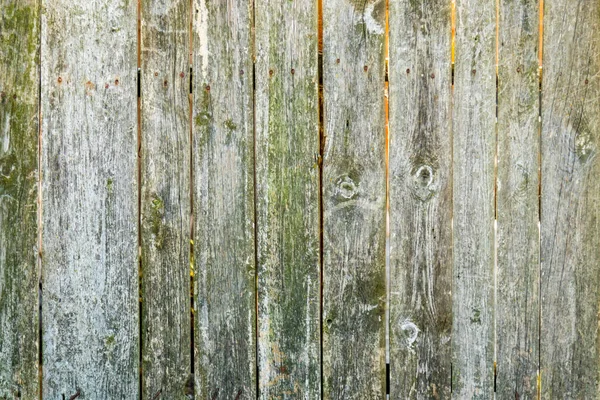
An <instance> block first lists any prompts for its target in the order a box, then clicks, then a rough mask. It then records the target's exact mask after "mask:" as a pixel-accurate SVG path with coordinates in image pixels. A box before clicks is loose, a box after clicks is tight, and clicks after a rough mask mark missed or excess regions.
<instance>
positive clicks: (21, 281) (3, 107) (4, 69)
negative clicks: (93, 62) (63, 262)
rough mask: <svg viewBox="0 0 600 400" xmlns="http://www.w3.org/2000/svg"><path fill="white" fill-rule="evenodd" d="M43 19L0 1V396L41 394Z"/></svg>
mask: <svg viewBox="0 0 600 400" xmlns="http://www.w3.org/2000/svg"><path fill="white" fill-rule="evenodd" d="M39 17H40V15H39V1H37V0H0V398H25V399H33V398H37V397H38V366H37V354H38V268H37V251H36V249H37V232H38V229H37V207H36V204H37V195H38V191H37V170H38V151H37V150H38V131H39V123H38V115H39V113H38V96H39V93H38V85H39V69H38V68H37V66H36V65H37V62H38V60H39V58H38V55H39V54H38V50H39V32H40V31H39V28H40V24H39Z"/></svg>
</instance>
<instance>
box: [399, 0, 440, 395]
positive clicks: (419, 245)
mask: <svg viewBox="0 0 600 400" xmlns="http://www.w3.org/2000/svg"><path fill="white" fill-rule="evenodd" d="M450 24H451V4H450V2H449V1H446V0H443V1H439V0H423V1H417V2H414V1H408V0H404V1H398V2H391V3H390V24H389V26H390V28H389V29H390V61H389V80H390V161H389V163H390V260H391V262H390V269H391V272H390V276H391V282H390V398H392V399H408V398H449V397H450V379H451V377H450V362H451V357H450V356H451V347H450V346H451V342H450V335H451V329H452V295H451V289H452V226H451V222H452V220H451V215H452V180H451V179H452V175H451V166H452V161H451V160H452V151H451V150H452V141H451V138H452V137H451V135H450V134H449V132H450V128H451V120H450V104H451V99H452V98H451V43H450V41H451V35H450V32H451V27H450Z"/></svg>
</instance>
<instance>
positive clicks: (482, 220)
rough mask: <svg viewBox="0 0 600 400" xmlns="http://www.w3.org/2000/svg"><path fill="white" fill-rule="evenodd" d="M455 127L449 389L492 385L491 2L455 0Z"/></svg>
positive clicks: (461, 393) (468, 393)
mask: <svg viewBox="0 0 600 400" xmlns="http://www.w3.org/2000/svg"><path fill="white" fill-rule="evenodd" d="M455 46H456V47H455V57H456V59H455V64H454V99H453V102H454V105H453V116H452V118H453V119H452V125H453V129H452V132H453V133H452V134H453V210H454V211H453V218H454V222H453V223H454V231H453V289H452V297H453V301H452V314H453V324H452V383H453V386H452V390H453V396H457V397H458V398H468V399H489V398H491V397H492V393H493V390H494V382H493V380H494V371H493V362H494V256H495V254H494V186H495V176H494V158H495V154H496V131H495V120H496V118H495V113H496V68H495V60H496V3H495V1H492V0H486V1H484V2H481V1H479V0H457V2H456V37H455Z"/></svg>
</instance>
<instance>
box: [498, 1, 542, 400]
mask: <svg viewBox="0 0 600 400" xmlns="http://www.w3.org/2000/svg"><path fill="white" fill-rule="evenodd" d="M538 17H539V4H538V1H537V0H534V1H523V2H518V1H501V2H500V8H499V21H498V33H499V36H498V41H499V43H498V150H497V152H498V167H497V168H498V169H497V180H496V184H497V244H498V247H497V277H496V280H497V281H496V372H497V377H496V396H498V397H499V398H502V399H504V398H521V399H535V398H537V371H538V364H539V327H540V325H539V306H540V302H539V294H540V291H539V287H540V258H539V253H540V244H539V240H540V237H539V228H538V218H539V201H538V191H539V150H540V146H539V80H538V66H539V63H538V52H537V51H538V41H539V18H538Z"/></svg>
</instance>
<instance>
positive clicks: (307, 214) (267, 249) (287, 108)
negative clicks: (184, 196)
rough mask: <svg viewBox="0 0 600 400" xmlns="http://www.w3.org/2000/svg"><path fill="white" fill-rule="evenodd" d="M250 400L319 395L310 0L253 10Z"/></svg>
mask: <svg viewBox="0 0 600 400" xmlns="http://www.w3.org/2000/svg"><path fill="white" fill-rule="evenodd" d="M255 6H256V9H255V29H256V38H255V40H256V41H255V51H256V66H255V71H256V75H255V81H256V89H255V90H256V91H255V113H256V119H255V123H256V142H255V145H256V199H257V200H256V210H257V213H256V218H257V219H256V224H257V246H258V247H257V252H258V265H257V267H258V367H259V391H260V393H259V398H261V399H288V398H302V399H304V398H307V399H314V398H319V397H320V393H321V388H320V386H321V385H320V381H321V377H320V362H321V357H320V341H321V340H320V324H319V309H320V296H319V295H320V282H321V279H320V268H319V266H320V254H319V253H320V251H319V165H318V160H317V155H318V153H319V126H318V123H319V117H318V101H317V85H318V76H317V2H316V1H315V2H308V1H303V2H288V1H285V2H282V1H279V0H268V1H264V2H257V3H256V4H255Z"/></svg>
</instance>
